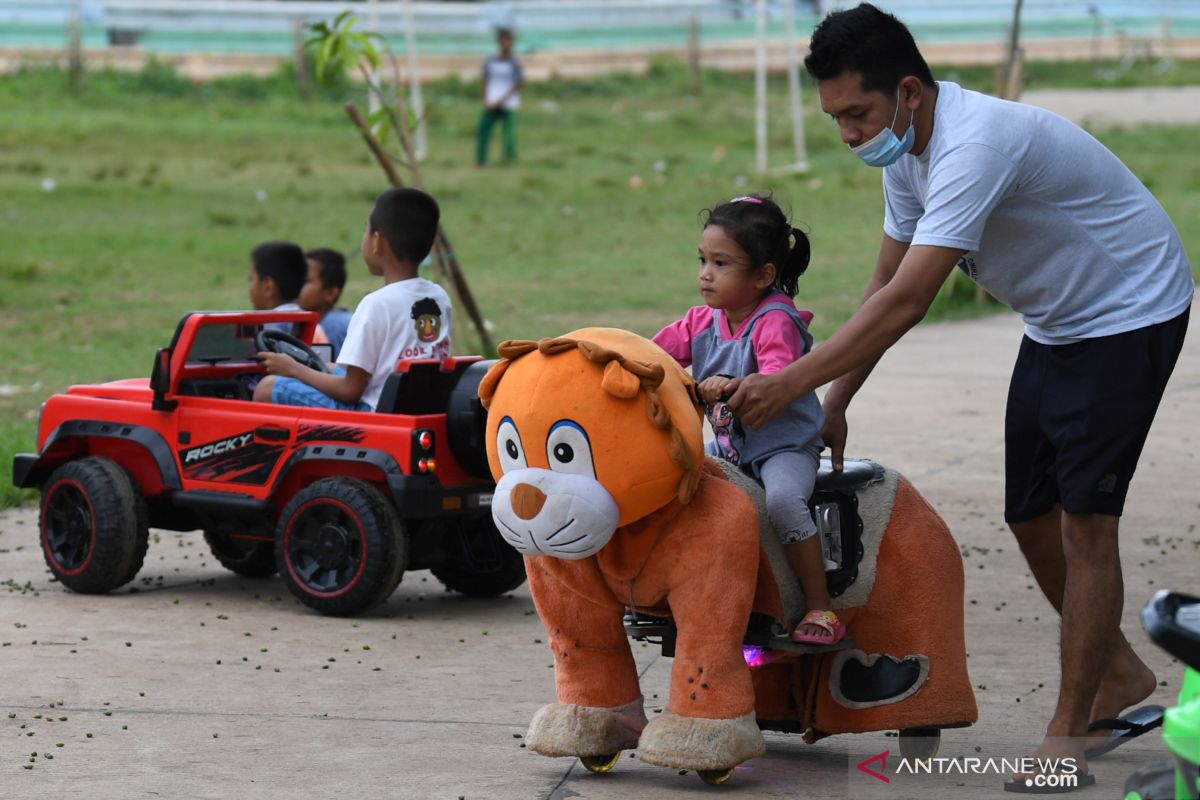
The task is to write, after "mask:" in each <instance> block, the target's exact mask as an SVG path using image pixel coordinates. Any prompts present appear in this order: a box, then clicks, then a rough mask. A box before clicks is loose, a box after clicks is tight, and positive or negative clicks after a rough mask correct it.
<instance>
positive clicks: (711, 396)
mask: <svg viewBox="0 0 1200 800" xmlns="http://www.w3.org/2000/svg"><path fill="white" fill-rule="evenodd" d="M731 383H733V378H726V377H725V376H724V375H713V376H712V377H710V378H705V379H704V380H702V381H700V385H699V386H697V387H696V389H697V391H699V393H700V399H701V400H703V401H704V402H705V403H715V402H717V401H719V400H721V399H722V398H723V397H724V396H725V393H726V391H728V390H729V385H730V384H731Z"/></svg>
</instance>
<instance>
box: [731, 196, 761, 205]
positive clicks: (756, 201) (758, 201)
mask: <svg viewBox="0 0 1200 800" xmlns="http://www.w3.org/2000/svg"><path fill="white" fill-rule="evenodd" d="M729 202H731V203H754V204H755V205H758V206H761V205H762V198H761V197H755V196H754V195H751V194H744V195H742V196H741V197H735V198H733V199H732V200H730V201H729Z"/></svg>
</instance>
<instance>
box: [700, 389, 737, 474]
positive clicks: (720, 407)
mask: <svg viewBox="0 0 1200 800" xmlns="http://www.w3.org/2000/svg"><path fill="white" fill-rule="evenodd" d="M704 415H705V416H706V417H708V421H709V424H711V425H712V429H713V436H714V438H715V439H716V442H717V447H718V448H720V450H721V455H722V456H723V457H724V458H725V460H726V461H728V462H729V463H730V464H740V463H741V459H742V455H741V453H740V452H738V445H739V444H740V440H741V439H742V425H741V423H740V422H738V419H737V417H735V416H734V415H733V412H732V411H730V410H729V406H727V405H725V403H723V402H716V403H709V404H708V405H707V406H705V408H704Z"/></svg>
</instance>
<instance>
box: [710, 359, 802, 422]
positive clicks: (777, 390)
mask: <svg viewBox="0 0 1200 800" xmlns="http://www.w3.org/2000/svg"><path fill="white" fill-rule="evenodd" d="M782 375H783V374H782V373H779V372H777V373H775V374H774V375H760V374H758V373H755V374H754V375H747V376H746V377H744V378H740V379H737V380H733V381H730V385H729V386H728V387H726V391H733V397H731V398H729V401H728V403H727V405H728V406H729V410H730V411H732V412H733V413H734V414H736V415H737V416H738V418H739V419H740V420H741V421H742V423H743V424H745V425H749V426H750V427H751V428H757V427H759V426H761V425H765V424H766V423H768V422H770V421H771V420H772V419H774V418H775V417H777V416H779V415H780V414H781V413H783V410H784V409H786V408H787V407H788V405H789V404H790V403H791V402H792V396H791V393H790V392H789V391H788V385H787V383H786V381H785V380H784V379H783V377H782Z"/></svg>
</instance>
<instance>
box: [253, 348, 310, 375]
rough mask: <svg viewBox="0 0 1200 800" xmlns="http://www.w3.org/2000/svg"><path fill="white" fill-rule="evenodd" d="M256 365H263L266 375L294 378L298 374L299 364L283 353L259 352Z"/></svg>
mask: <svg viewBox="0 0 1200 800" xmlns="http://www.w3.org/2000/svg"><path fill="white" fill-rule="evenodd" d="M258 363H260V364H262V365H263V368H264V369H265V370H266V371H267V374H268V375H279V376H280V377H283V378H295V377H296V376H297V374H298V373H299V367H300V364H299V363H298V362H297V361H296V359H294V358H292V357H291V356H286V355H284V354H283V353H268V352H265V351H264V352H261V353H259V354H258Z"/></svg>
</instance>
